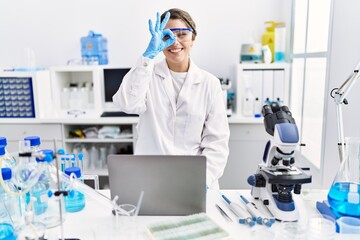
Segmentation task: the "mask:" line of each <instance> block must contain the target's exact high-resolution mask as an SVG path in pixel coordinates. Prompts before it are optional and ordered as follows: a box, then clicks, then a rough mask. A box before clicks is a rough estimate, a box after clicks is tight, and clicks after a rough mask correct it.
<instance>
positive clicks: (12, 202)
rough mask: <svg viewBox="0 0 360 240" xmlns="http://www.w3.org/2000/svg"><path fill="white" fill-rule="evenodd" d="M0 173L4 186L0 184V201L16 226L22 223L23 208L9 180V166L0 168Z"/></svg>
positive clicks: (10, 173) (16, 191) (15, 189)
mask: <svg viewBox="0 0 360 240" xmlns="http://www.w3.org/2000/svg"><path fill="white" fill-rule="evenodd" d="M1 174H2V180H3V183H4V186H2V185H0V202H1V204H3V206H4V207H5V208H6V211H7V214H8V217H9V218H10V219H11V223H12V225H13V227H14V228H17V227H19V226H20V225H21V223H22V222H21V219H22V218H21V217H22V212H23V209H24V208H23V206H22V205H21V201H20V197H19V196H18V192H19V191H18V189H17V187H16V186H15V185H14V184H13V183H12V181H11V178H12V171H11V169H10V168H2V169H1ZM0 208H1V207H0ZM0 212H1V210H0ZM2 214H3V213H0V215H2ZM0 236H1V235H0ZM0 239H1V237H0Z"/></svg>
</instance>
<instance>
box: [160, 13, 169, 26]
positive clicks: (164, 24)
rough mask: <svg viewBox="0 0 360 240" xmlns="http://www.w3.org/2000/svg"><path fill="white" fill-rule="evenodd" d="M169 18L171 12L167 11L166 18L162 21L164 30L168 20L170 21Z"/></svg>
mask: <svg viewBox="0 0 360 240" xmlns="http://www.w3.org/2000/svg"><path fill="white" fill-rule="evenodd" d="M169 19H170V12H167V13H166V14H165V17H164V20H163V21H162V22H161V25H160V30H164V28H165V26H166V24H167V22H168V21H169Z"/></svg>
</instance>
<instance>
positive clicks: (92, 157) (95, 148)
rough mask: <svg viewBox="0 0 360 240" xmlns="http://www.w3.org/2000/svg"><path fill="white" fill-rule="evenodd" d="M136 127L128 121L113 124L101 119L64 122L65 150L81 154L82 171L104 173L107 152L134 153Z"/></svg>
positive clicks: (105, 174) (105, 171)
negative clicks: (117, 132) (117, 131)
mask: <svg viewBox="0 0 360 240" xmlns="http://www.w3.org/2000/svg"><path fill="white" fill-rule="evenodd" d="M114 122H116V121H114ZM135 126H136V124H135V123H132V122H131V121H130V122H128V123H126V122H123V123H115V124H114V123H109V122H101V120H98V121H95V122H85V123H78V122H75V123H64V124H63V132H64V140H63V142H64V148H65V151H66V153H76V154H78V153H80V152H81V153H83V154H84V160H83V161H84V174H96V175H99V176H107V175H108V171H107V165H106V160H107V156H108V155H109V154H133V152H134V142H135V141H136V136H135V134H134V132H135V131H134V130H135V129H134V128H135ZM116 129H120V133H119V134H116V135H117V137H115V138H112V136H114V133H115V130H116ZM104 130H107V131H104ZM104 132H105V133H104ZM83 134H84V135H85V134H86V136H82V135H83Z"/></svg>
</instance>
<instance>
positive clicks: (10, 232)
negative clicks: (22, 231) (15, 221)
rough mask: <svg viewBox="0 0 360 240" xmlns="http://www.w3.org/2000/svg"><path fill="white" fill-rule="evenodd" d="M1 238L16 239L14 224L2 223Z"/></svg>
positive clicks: (3, 239)
mask: <svg viewBox="0 0 360 240" xmlns="http://www.w3.org/2000/svg"><path fill="white" fill-rule="evenodd" d="M0 240H16V237H15V233H14V228H13V226H11V225H10V224H8V223H0Z"/></svg>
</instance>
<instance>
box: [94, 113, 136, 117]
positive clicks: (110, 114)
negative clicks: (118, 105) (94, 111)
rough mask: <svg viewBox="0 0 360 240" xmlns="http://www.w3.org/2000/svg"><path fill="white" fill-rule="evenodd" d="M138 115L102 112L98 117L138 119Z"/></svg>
mask: <svg viewBox="0 0 360 240" xmlns="http://www.w3.org/2000/svg"><path fill="white" fill-rule="evenodd" d="M138 116H139V115H138V114H128V113H125V112H103V113H102V114H101V116H100V117H138Z"/></svg>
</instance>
